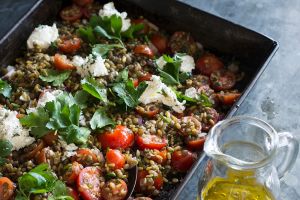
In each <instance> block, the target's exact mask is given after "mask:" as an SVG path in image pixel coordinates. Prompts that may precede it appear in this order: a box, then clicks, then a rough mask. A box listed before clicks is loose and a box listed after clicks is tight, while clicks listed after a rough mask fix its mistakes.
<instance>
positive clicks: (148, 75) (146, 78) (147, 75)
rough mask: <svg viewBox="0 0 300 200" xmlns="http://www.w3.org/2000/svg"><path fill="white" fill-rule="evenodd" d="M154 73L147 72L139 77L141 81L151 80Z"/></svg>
mask: <svg viewBox="0 0 300 200" xmlns="http://www.w3.org/2000/svg"><path fill="white" fill-rule="evenodd" d="M151 77H152V74H150V73H146V74H145V75H144V76H141V77H139V82H143V81H150V80H151Z"/></svg>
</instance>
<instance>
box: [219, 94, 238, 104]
mask: <svg viewBox="0 0 300 200" xmlns="http://www.w3.org/2000/svg"><path fill="white" fill-rule="evenodd" d="M240 96H241V93H233V92H229V93H224V94H217V95H216V97H217V100H218V101H220V102H221V103H222V104H223V105H232V104H234V102H236V101H237V100H238V98H239V97H240Z"/></svg>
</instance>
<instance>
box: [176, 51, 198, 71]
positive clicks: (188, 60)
mask: <svg viewBox="0 0 300 200" xmlns="http://www.w3.org/2000/svg"><path fill="white" fill-rule="evenodd" d="M181 59H182V63H181V65H180V68H179V70H180V71H181V72H192V70H193V69H195V61H194V58H193V57H192V56H189V55H185V56H182V57H181Z"/></svg>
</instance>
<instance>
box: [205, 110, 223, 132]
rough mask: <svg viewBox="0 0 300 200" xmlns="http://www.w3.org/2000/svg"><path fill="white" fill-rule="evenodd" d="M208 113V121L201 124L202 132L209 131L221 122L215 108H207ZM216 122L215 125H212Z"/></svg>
mask: <svg viewBox="0 0 300 200" xmlns="http://www.w3.org/2000/svg"><path fill="white" fill-rule="evenodd" d="M205 112H206V116H207V117H206V119H207V120H206V121H203V120H202V122H201V125H202V131H209V129H210V128H211V127H213V125H214V124H216V123H217V122H218V120H219V113H218V112H217V111H216V110H215V109H214V108H205ZM212 122H214V123H212Z"/></svg>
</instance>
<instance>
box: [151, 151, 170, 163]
mask: <svg viewBox="0 0 300 200" xmlns="http://www.w3.org/2000/svg"><path fill="white" fill-rule="evenodd" d="M150 159H151V160H153V161H155V162H157V163H158V164H165V163H166V162H167V150H161V151H159V153H158V154H156V155H153V156H151V158H150Z"/></svg>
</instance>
